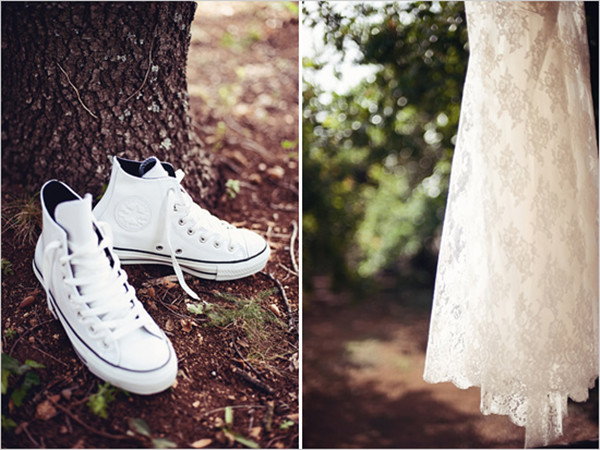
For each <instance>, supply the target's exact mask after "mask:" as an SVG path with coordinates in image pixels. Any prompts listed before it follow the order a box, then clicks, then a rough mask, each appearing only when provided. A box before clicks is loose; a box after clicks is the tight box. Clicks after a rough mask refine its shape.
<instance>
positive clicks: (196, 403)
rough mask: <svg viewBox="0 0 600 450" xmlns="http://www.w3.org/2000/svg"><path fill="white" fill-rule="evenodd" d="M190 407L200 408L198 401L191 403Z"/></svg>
mask: <svg viewBox="0 0 600 450" xmlns="http://www.w3.org/2000/svg"><path fill="white" fill-rule="evenodd" d="M192 406H193V407H194V408H197V407H198V406H200V400H196V401H195V402H194V403H192Z"/></svg>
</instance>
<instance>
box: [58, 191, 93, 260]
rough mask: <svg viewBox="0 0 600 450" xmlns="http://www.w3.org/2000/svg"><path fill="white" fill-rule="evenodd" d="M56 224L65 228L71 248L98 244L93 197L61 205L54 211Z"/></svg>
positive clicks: (87, 195) (88, 195) (88, 196)
mask: <svg viewBox="0 0 600 450" xmlns="http://www.w3.org/2000/svg"><path fill="white" fill-rule="evenodd" d="M54 217H55V218H56V222H57V223H58V224H59V225H60V226H61V227H63V228H64V230H65V231H66V232H67V235H68V241H69V247H70V248H71V250H74V249H75V248H77V247H82V246H85V245H89V244H90V242H93V243H94V244H96V243H97V242H98V236H97V235H96V232H95V231H94V227H93V220H94V216H93V215H92V196H91V195H90V194H86V195H85V197H83V198H82V199H77V200H70V201H67V202H62V203H59V204H58V205H57V206H56V209H55V211H54Z"/></svg>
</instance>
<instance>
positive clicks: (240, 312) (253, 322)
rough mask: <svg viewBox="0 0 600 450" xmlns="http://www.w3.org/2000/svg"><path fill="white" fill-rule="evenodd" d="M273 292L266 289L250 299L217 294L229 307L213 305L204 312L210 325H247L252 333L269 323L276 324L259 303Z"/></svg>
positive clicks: (274, 319)
mask: <svg viewBox="0 0 600 450" xmlns="http://www.w3.org/2000/svg"><path fill="white" fill-rule="evenodd" d="M274 292H275V290H274V289H267V290H265V291H262V292H259V293H258V294H257V295H256V296H255V297H250V298H240V297H236V296H234V295H229V294H224V293H218V294H216V296H217V297H220V298H222V299H224V300H227V301H228V302H229V305H227V306H220V305H213V308H212V309H211V310H208V311H206V314H207V315H208V317H209V318H210V323H211V325H214V326H217V327H224V326H227V325H229V324H231V323H234V322H236V323H238V324H248V327H247V328H248V331H252V330H253V329H256V328H260V327H262V326H264V325H266V324H269V323H275V324H276V323H278V320H277V317H276V316H275V314H273V313H272V312H271V311H269V310H267V309H264V308H263V307H262V306H261V302H262V301H263V300H264V299H266V298H268V297H269V296H270V295H271V294H273V293H274Z"/></svg>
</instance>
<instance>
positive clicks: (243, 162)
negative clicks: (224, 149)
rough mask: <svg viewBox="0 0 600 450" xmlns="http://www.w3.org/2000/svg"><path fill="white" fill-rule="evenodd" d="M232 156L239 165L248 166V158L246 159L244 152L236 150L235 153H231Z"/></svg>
mask: <svg viewBox="0 0 600 450" xmlns="http://www.w3.org/2000/svg"><path fill="white" fill-rule="evenodd" d="M230 156H231V158H233V159H234V160H236V161H237V162H238V163H240V164H241V165H242V166H247V165H248V158H246V157H245V156H244V154H243V153H242V152H240V151H239V150H235V151H234V152H233V153H231V155H230Z"/></svg>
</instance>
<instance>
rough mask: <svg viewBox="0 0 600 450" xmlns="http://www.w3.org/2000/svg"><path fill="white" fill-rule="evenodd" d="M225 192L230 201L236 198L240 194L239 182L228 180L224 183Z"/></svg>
mask: <svg viewBox="0 0 600 450" xmlns="http://www.w3.org/2000/svg"><path fill="white" fill-rule="evenodd" d="M225 191H226V192H227V196H228V197H229V198H231V199H233V198H236V197H237V195H238V194H239V193H240V182H239V180H232V179H229V180H227V182H226V183H225Z"/></svg>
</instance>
